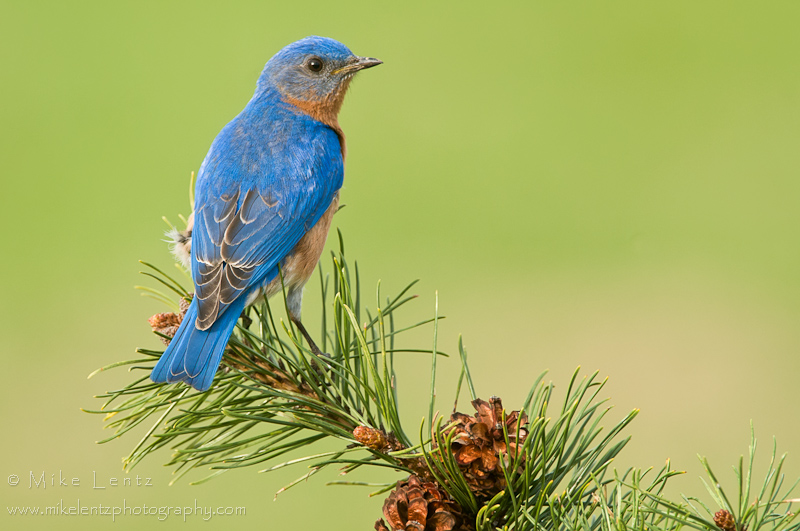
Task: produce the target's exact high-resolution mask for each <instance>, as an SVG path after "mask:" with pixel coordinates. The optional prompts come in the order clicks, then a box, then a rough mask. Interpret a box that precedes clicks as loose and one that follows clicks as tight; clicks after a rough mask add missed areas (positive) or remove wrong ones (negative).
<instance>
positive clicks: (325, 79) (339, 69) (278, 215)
mask: <svg viewBox="0 0 800 531" xmlns="http://www.w3.org/2000/svg"><path fill="white" fill-rule="evenodd" d="M379 64H381V61H379V60H378V59H374V58H371V57H359V56H356V55H354V54H353V53H352V52H351V51H350V50H349V49H348V48H347V47H346V46H344V45H343V44H341V43H340V42H337V41H335V40H333V39H328V38H323V37H307V38H305V39H302V40H299V41H297V42H295V43H292V44H290V45H288V46H286V47H285V48H283V49H282V50H281V51H279V52H278V53H277V54H275V56H273V57H272V59H270V60H269V61H268V62H267V64H266V66H265V67H264V71H263V72H262V73H261V75H260V76H259V78H258V82H257V84H256V91H255V94H254V95H253V97H252V99H251V100H250V101H249V102H248V103H247V105H246V106H245V108H244V110H243V111H242V112H241V113H239V115H238V116H236V118H234V119H233V120H232V121H231V122H230V123H228V125H226V126H225V127H224V128H223V129H222V131H220V133H219V134H218V135H217V137H216V138H215V139H214V142H213V143H212V144H211V149H210V150H209V152H208V154H207V155H206V157H205V160H203V164H202V165H201V166H200V170H199V172H198V176H197V184H196V187H195V205H194V212H193V220H192V221H193V226H192V227H191V241H190V242H189V241H188V235H183V238H184V240H183V241H178V242H176V243H177V244H178V245H179V246H180V247H181V248H182V249H185V250H190V256H189V262H190V264H189V265H190V268H191V272H192V280H193V282H194V288H195V295H194V298H193V299H192V302H191V304H190V305H189V308H188V310H187V311H186V315H185V316H184V319H183V322H182V323H181V326H180V328H179V329H178V331H177V332H176V333H175V337H173V338H172V341H171V342H170V344H169V346H168V347H167V349H166V351H165V352H164V354H163V355H162V356H161V358H160V359H159V360H158V363H157V364H156V366H155V368H154V369H153V372H152V374H151V375H150V378H151V379H152V380H153V381H154V382H159V383H163V382H186V383H187V384H189V385H191V386H192V387H194V388H195V389H197V390H199V391H205V390H207V389H209V388H210V387H211V383H212V381H213V380H214V375H215V374H216V372H217V369H218V368H219V365H220V362H221V361H222V354H223V352H224V351H225V347H226V345H227V343H228V340H229V339H230V336H231V334H232V333H233V329H234V327H235V325H236V321H237V320H238V319H239V316H240V315H241V313H242V311H243V310H244V308H245V307H246V306H248V305H249V304H252V303H253V302H255V301H256V300H257V299H259V298H260V297H261V296H263V295H266V296H267V297H269V296H272V295H274V294H275V293H277V292H280V291H282V287H283V286H285V287H286V292H287V306H288V309H289V317H290V319H291V320H292V321H293V322H294V323H295V324H296V325H297V328H298V330H299V331H300V332H301V333H302V334H303V336H304V337H305V338H306V340H307V341H308V344H309V346H310V348H311V350H312V351H313V352H314V353H315V354H318V355H321V352H320V350H319V348H318V347H317V346H316V344H315V343H314V341H313V340H312V339H311V336H310V335H309V334H308V332H307V331H306V329H305V327H304V326H303V324H302V322H301V320H300V313H301V306H302V297H303V286H304V285H305V283H306V281H307V280H308V279H309V277H310V276H311V274H312V273H313V272H314V269H315V267H316V265H317V262H318V261H319V257H320V255H321V254H322V248H323V246H324V245H325V240H326V239H327V236H328V229H329V228H330V224H331V218H332V217H333V214H334V213H335V212H336V209H337V208H338V205H339V189H340V188H341V186H342V180H343V178H344V158H345V139H344V133H343V132H342V129H341V127H339V122H338V118H337V117H338V114H339V110H340V109H341V106H342V101H343V100H344V96H345V93H346V92H347V88H348V86H349V85H350V81H351V80H352V79H353V76H354V75H355V74H356V73H357V72H359V71H360V70H363V69H365V68H370V67H373V66H376V65H379ZM189 243H190V247H189ZM281 276H282V277H283V281H282V282H281Z"/></svg>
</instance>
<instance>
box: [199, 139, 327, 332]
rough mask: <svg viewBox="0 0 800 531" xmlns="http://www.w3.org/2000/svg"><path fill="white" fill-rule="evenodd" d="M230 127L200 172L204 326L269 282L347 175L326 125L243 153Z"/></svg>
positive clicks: (201, 319) (201, 310)
mask: <svg viewBox="0 0 800 531" xmlns="http://www.w3.org/2000/svg"><path fill="white" fill-rule="evenodd" d="M232 124H233V123H232ZM230 129H232V128H231V127H230V125H229V127H227V128H226V129H225V130H223V132H222V133H220V136H219V137H217V139H216V140H215V142H214V145H213V146H212V149H211V151H210V152H209V155H208V156H207V158H206V161H204V163H203V167H202V168H201V172H200V175H199V176H198V184H197V193H196V199H195V220H194V230H193V233H192V276H193V279H194V283H195V297H196V299H197V300H198V314H197V320H196V326H197V328H198V329H200V330H206V329H208V328H209V327H211V325H212V324H213V323H214V322H215V321H216V320H217V318H218V317H219V316H220V315H222V314H223V312H224V311H225V310H226V308H228V306H229V305H230V304H231V303H232V302H233V301H235V300H237V299H238V298H239V297H242V296H246V295H247V293H248V290H249V289H250V288H252V287H254V286H258V285H260V284H262V283H263V282H264V281H265V280H269V279H266V278H265V277H266V276H267V275H268V274H270V272H274V271H275V268H276V266H277V265H278V264H279V263H280V261H281V260H283V259H284V258H285V257H286V255H288V254H289V253H290V252H291V251H292V249H293V248H294V246H295V245H296V244H297V242H298V241H300V239H301V238H302V237H303V235H304V234H305V233H306V232H307V231H308V230H310V229H311V227H313V226H314V225H315V224H316V223H317V221H319V219H320V217H321V216H322V214H323V213H324V212H325V210H326V209H327V208H328V206H329V205H330V203H331V201H332V200H333V198H334V196H335V194H336V192H337V191H338V189H339V188H340V187H341V184H342V178H343V163H342V154H341V148H340V144H339V140H338V137H337V136H336V133H335V132H333V131H332V130H330V129H328V128H327V127H324V126H321V124H320V126H316V125H314V124H312V125H310V126H306V127H299V128H298V127H296V128H295V130H294V131H289V132H287V134H291V135H292V136H291V137H290V138H291V139H292V140H291V142H286V143H283V144H279V145H278V146H277V148H276V147H273V149H272V150H271V151H269V152H268V153H267V156H265V154H264V152H262V151H258V152H256V153H248V152H247V151H246V150H244V151H243V150H242V149H241V146H240V145H238V144H237V143H236V142H235V140H237V139H236V138H235V136H234V133H235V128H233V129H234V132H233V133H232V132H231V131H227V133H226V130H230ZM238 140H239V141H241V139H238Z"/></svg>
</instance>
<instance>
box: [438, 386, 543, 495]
mask: <svg viewBox="0 0 800 531" xmlns="http://www.w3.org/2000/svg"><path fill="white" fill-rule="evenodd" d="M472 405H473V407H474V408H475V410H476V411H477V413H475V416H474V417H470V416H468V415H465V414H463V413H453V414H452V416H451V417H450V423H451V424H452V423H453V422H457V423H458V424H457V425H456V426H454V427H453V428H451V430H453V431H455V432H456V434H455V437H454V438H453V441H452V443H451V445H450V450H451V451H452V452H453V456H454V457H455V459H456V462H457V463H458V466H459V467H460V468H461V471H462V473H463V474H464V477H465V478H466V480H467V483H468V484H469V486H470V489H471V490H472V492H473V493H475V494H476V495H477V496H479V497H485V498H488V497H491V496H494V495H495V494H497V493H498V492H500V491H501V490H503V488H505V485H506V482H505V478H504V476H503V470H502V468H501V465H500V459H501V458H504V459H508V458H511V459H513V458H515V457H516V455H517V449H518V447H519V446H520V445H522V443H524V442H525V438H526V437H527V436H528V430H527V429H526V426H527V424H528V416H527V415H526V414H525V412H524V411H523V412H519V411H512V412H511V413H510V414H509V415H507V416H506V418H505V422H503V402H502V400H500V398H498V397H492V398H491V399H490V402H486V401H485V400H481V399H477V400H474V401H473V402H472ZM520 418H521V419H522V422H521V423H520V429H519V431H517V423H518V421H519V419H520ZM503 424H505V426H506V431H507V432H508V442H509V444H508V446H510V448H509V447H507V445H506V441H505V437H504V435H503ZM448 435H449V433H448ZM503 454H506V455H505V456H504V455H503Z"/></svg>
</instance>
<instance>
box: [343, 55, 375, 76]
mask: <svg viewBox="0 0 800 531" xmlns="http://www.w3.org/2000/svg"><path fill="white" fill-rule="evenodd" d="M382 63H383V61H381V60H380V59H375V58H374V57H358V56H353V57H352V58H351V59H350V60H349V61H347V65H345V66H343V67H342V68H340V69H338V70H334V71H333V73H334V74H351V73H353V74H354V73H356V72H358V71H359V70H364V69H365V68H372V67H373V66H378V65H379V64H382Z"/></svg>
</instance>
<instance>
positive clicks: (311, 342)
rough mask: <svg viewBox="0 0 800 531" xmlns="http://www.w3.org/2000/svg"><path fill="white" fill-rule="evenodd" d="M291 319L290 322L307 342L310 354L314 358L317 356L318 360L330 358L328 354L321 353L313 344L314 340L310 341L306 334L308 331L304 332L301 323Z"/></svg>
mask: <svg viewBox="0 0 800 531" xmlns="http://www.w3.org/2000/svg"><path fill="white" fill-rule="evenodd" d="M291 319H292V322H293V323H294V324H295V325H296V326H297V329H298V330H300V333H301V334H303V337H304V338H306V341H308V346H309V347H310V348H311V352H313V353H314V355H315V356H319V357H320V358H330V357H331V356H330V354H326V353H325V352H322V351H321V350H320V349H319V347H318V346H317V344H316V343H314V340H313V339H311V335H310V334H309V333H308V330H306V327H305V326H303V323H302V322H301V321H300V319H299V318H296V317H292V318H291Z"/></svg>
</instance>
